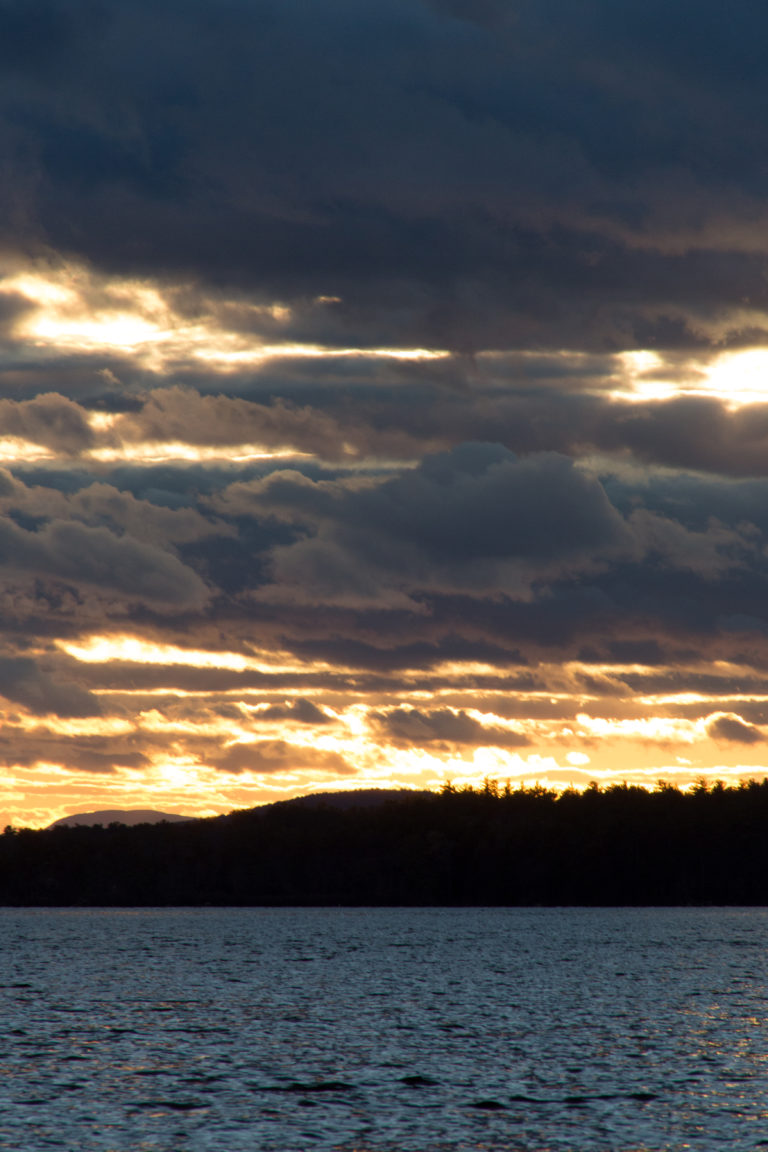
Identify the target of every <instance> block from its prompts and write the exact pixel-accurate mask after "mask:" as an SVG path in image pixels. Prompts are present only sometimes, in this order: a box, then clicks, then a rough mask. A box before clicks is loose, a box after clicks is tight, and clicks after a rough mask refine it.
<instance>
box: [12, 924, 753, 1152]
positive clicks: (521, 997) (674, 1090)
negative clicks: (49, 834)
mask: <svg viewBox="0 0 768 1152" xmlns="http://www.w3.org/2000/svg"><path fill="white" fill-rule="evenodd" d="M0 933H1V936H0V939H1V940H2V948H1V951H0V957H1V960H0V997H2V1019H3V1024H4V1035H3V1044H2V1047H0V1148H9V1149H11V1148H12V1149H14V1150H16V1152H26V1150H29V1152H38V1150H41V1149H46V1148H64V1149H68V1150H69V1149H71V1150H74V1149H83V1150H90V1149H94V1150H95V1149H99V1150H106V1152H123V1150H126V1152H127V1150H130V1152H157V1150H163V1152H171V1150H173V1152H177V1150H184V1149H189V1150H201V1152H202V1150H211V1152H213V1150H216V1152H246V1150H247V1152H255V1150H262V1149H263V1150H266V1152H269V1150H275V1152H278V1150H279V1152H294V1150H295V1152H302V1150H304V1149H327V1150H329V1152H330V1150H332V1149H333V1150H337V1152H352V1150H355V1152H437V1150H448V1149H450V1150H465V1149H466V1150H469V1149H472V1150H482V1149H520V1150H522V1149H525V1150H527V1152H528V1150H536V1152H548V1150H555V1149H557V1150H565V1149H568V1150H574V1149H575V1150H578V1152H598V1150H599V1152H608V1150H609V1149H610V1150H611V1152H619V1150H624V1152H629V1150H632V1152H640V1150H650V1149H687V1148H692V1149H700V1150H708V1149H717V1148H723V1149H725V1148H726V1147H727V1148H729V1149H736V1150H741V1149H755V1148H758V1147H761V1146H765V1147H768V1063H767V1061H768V1022H767V1020H766V1010H767V1007H768V967H767V965H768V911H767V910H765V909H607V910H606V909H416V910H415V909H342V908H333V909H224V910H221V909H138V910H134V909H128V910H112V909H110V910H95V909H59V910H49V909H35V910H17V909H2V910H0Z"/></svg>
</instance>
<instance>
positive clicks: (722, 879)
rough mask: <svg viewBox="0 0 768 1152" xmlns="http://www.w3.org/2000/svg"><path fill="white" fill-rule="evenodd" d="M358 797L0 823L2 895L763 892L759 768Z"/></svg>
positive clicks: (47, 898) (208, 900)
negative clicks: (629, 781) (708, 776)
mask: <svg viewBox="0 0 768 1152" xmlns="http://www.w3.org/2000/svg"><path fill="white" fill-rule="evenodd" d="M332 795H333V794H332ZM344 795H345V797H348V798H349V799H350V802H351V801H352V798H353V797H354V795H355V794H354V793H352V794H350V793H345V794H344ZM369 801H370V794H366V793H364V794H363V796H362V797H358V800H357V802H355V803H354V804H353V805H352V806H339V805H338V804H336V803H335V802H334V801H333V800H332V801H331V802H330V803H329V802H327V800H326V801H323V798H322V797H313V798H306V799H305V800H302V801H301V802H298V801H293V802H280V803H276V804H271V805H268V806H266V807H264V808H255V809H249V810H244V811H239V812H233V813H231V814H229V815H228V816H219V817H215V818H213V819H210V820H191V821H184V822H178V823H173V824H140V825H137V826H135V827H125V826H119V825H116V826H112V827H99V826H96V827H66V826H65V827H55V828H50V829H46V830H44V831H39V832H35V831H32V830H28V829H21V830H20V831H14V830H13V829H8V830H6V832H5V834H4V835H2V836H0V904H4V905H71V904H75V905H78V904H79V905H179V904H181V905H200V904H213V905H329V904H346V905H376V904H378V905H397V904H400V905H451V904H457V905H494V904H495V905H505V904H506V905H510V904H517V905H530V904H550V905H567V904H584V905H590V904H591V905H615V904H745V905H748V904H753V905H754V904H760V905H768V780H764V781H762V782H761V783H758V782H756V781H752V782H750V783H748V784H744V785H742V786H740V787H736V788H725V787H723V786H722V785H719V786H715V787H712V788H707V787H704V786H701V787H699V788H697V789H695V790H694V791H693V792H691V793H685V794H684V793H681V792H680V791H678V790H677V789H676V788H674V787H671V786H667V785H665V786H663V787H660V788H658V789H656V790H655V791H653V792H647V791H645V790H644V789H642V788H635V787H628V786H615V787H611V788H607V789H605V790H601V789H599V788H597V787H593V788H589V789H587V791H586V792H583V793H576V792H564V793H562V794H561V795H559V796H558V795H557V794H556V793H554V792H550V791H547V790H546V789H543V788H531V789H519V790H515V791H511V790H505V791H504V792H500V791H499V790H498V789H497V788H496V786H495V785H493V784H489V785H488V786H487V787H486V789H485V790H483V791H480V792H478V791H472V790H469V789H463V790H461V791H455V790H453V789H447V790H445V791H444V792H442V793H440V794H435V793H413V792H404V793H403V792H389V793H387V794H386V796H384V797H382V798H381V799H380V800H379V799H378V798H377V800H376V802H375V803H370V802H369ZM345 805H346V801H345Z"/></svg>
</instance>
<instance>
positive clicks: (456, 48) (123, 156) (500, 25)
mask: <svg viewBox="0 0 768 1152" xmlns="http://www.w3.org/2000/svg"><path fill="white" fill-rule="evenodd" d="M478 12H479V13H480V16H479V17H478V15H477V14H476V13H474V12H470V11H469V10H468V6H466V5H463V4H458V3H452V4H437V3H431V4H426V3H422V2H421V0H395V2H393V0H386V2H385V0H376V2H375V3H369V4H366V5H365V6H364V7H361V6H360V5H358V4H356V3H352V0H344V2H342V0H323V2H322V3H320V4H317V5H314V6H312V7H311V8H308V7H307V6H306V5H305V4H303V3H300V0H280V3H277V2H275V0H261V2H259V3H254V2H252V0H233V2H232V3H230V4H228V5H226V6H225V7H222V6H221V5H218V4H213V3H212V2H211V0H196V2H190V3H189V4H186V5H184V6H181V7H180V6H178V5H177V4H175V3H172V2H171V0H161V2H160V3H157V2H156V0H153V3H152V4H151V5H150V4H149V2H148V0H141V2H139V3H135V4H132V5H127V4H124V3H121V2H119V0H103V2H102V3H100V4H99V5H97V6H94V5H93V4H92V3H90V2H89V0H88V2H86V0H80V2H78V3H75V4H64V3H63V2H62V0H48V2H47V3H43V2H42V0H32V2H30V0H4V3H3V5H2V7H0V44H2V45H3V48H2V55H3V61H4V63H3V76H4V79H3V82H2V84H0V142H1V143H2V145H3V150H4V154H5V155H7V157H8V164H7V167H6V171H5V176H4V185H3V188H2V204H3V206H4V207H5V212H4V217H5V219H6V220H9V221H11V222H12V229H13V231H12V233H11V235H10V239H11V241H13V242H16V241H17V239H18V236H19V232H20V230H22V231H26V234H27V237H28V238H34V237H38V238H39V239H40V240H43V241H44V242H45V243H47V244H49V245H52V246H53V247H55V248H58V249H66V250H69V251H70V252H76V253H80V254H82V255H85V256H87V257H89V258H92V259H93V260H95V261H96V262H97V263H98V264H100V265H101V266H102V267H103V268H105V269H110V270H120V271H138V272H141V273H150V274H163V273H169V274H172V275H174V276H182V277H192V278H194V279H195V280H199V279H200V278H203V279H207V280H208V281H209V282H220V283H224V282H227V283H229V284H238V283H239V284H241V285H242V286H244V287H247V288H248V289H249V290H250V291H252V292H254V293H256V295H257V296H258V295H259V294H260V295H261V296H262V297H264V298H266V299H267V300H271V299H275V298H282V297H287V298H291V299H294V298H295V299H299V298H306V297H312V296H316V295H318V294H325V295H337V296H339V297H341V299H342V305H341V307H342V309H345V310H346V315H345V317H344V323H345V326H346V328H347V330H348V331H356V330H358V329H359V328H360V326H361V325H362V326H363V327H364V326H365V322H366V317H368V318H371V317H374V316H375V317H376V320H377V323H379V324H380V323H381V320H382V317H383V316H384V315H385V314H387V315H388V321H389V336H390V339H392V338H395V337H399V338H401V339H402V338H404V337H407V338H409V339H415V338H416V339H418V342H420V343H423V342H425V341H426V342H440V343H444V344H445V343H448V344H450V343H452V344H453V346H456V347H468V348H472V347H478V346H483V345H484V344H485V345H486V346H487V345H488V344H490V345H497V346H498V345H500V344H501V345H504V344H511V345H516V344H522V345H523V346H525V345H531V344H542V343H543V344H550V345H553V344H554V346H559V347H562V346H563V345H570V346H582V345H585V344H586V345H591V346H597V347H599V346H606V345H610V346H613V347H632V346H635V345H636V344H637V343H638V342H639V343H644V344H648V343H649V342H650V343H653V342H654V341H655V342H657V343H661V344H662V345H663V344H670V343H671V344H672V345H674V344H679V343H680V342H682V343H693V344H695V343H696V342H698V341H701V340H702V339H704V340H707V339H710V338H712V336H713V335H714V334H715V333H716V334H717V336H718V337H721V336H722V335H723V334H724V332H725V331H728V330H731V331H734V332H737V331H739V330H740V329H743V328H744V327H745V326H749V325H751V326H753V327H755V326H756V327H760V326H761V325H762V323H763V322H762V314H763V311H764V309H765V307H766V304H767V303H768V289H767V288H766V282H765V278H764V276H763V253H764V251H765V244H764V242H763V241H762V240H761V237H763V236H764V235H765V224H766V213H765V207H764V198H765V193H766V188H767V187H768V171H767V170H766V167H765V162H764V159H763V157H764V156H765V154H766V144H767V143H768V141H767V140H766V129H765V127H764V117H762V116H761V115H760V114H759V109H761V108H762V107H763V106H764V104H765V99H766V78H765V70H764V67H763V62H762V59H761V57H760V54H759V52H756V51H755V46H756V45H759V44H762V43H763V41H764V39H765V33H766V17H765V16H764V14H763V13H762V12H761V10H759V9H757V8H755V6H754V5H753V4H749V3H747V2H746V0H737V3H736V4H735V5H731V6H730V7H729V10H728V18H727V19H723V18H722V12H721V9H720V7H719V6H718V5H716V4H715V3H714V0H708V2H706V3H697V4H696V5H693V4H692V3H691V2H690V0H684V2H680V3H676V4H675V5H672V6H670V5H661V4H652V5H648V4H644V5H640V4H639V3H635V2H634V0H633V2H632V3H629V4H622V5H621V6H619V7H617V6H616V5H615V4H614V3H612V2H611V0H596V2H595V3H592V4H590V5H588V6H584V5H579V6H574V5H573V4H571V3H569V2H567V0H547V2H542V3H537V4H532V3H527V2H520V3H513V2H512V0H509V3H505V4H501V3H500V4H498V5H490V4H485V5H482V6H481V7H480V8H478ZM488 13H492V15H491V16H488V15H487V14H488ZM337 319H338V318H337Z"/></svg>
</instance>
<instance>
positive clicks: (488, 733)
mask: <svg viewBox="0 0 768 1152" xmlns="http://www.w3.org/2000/svg"><path fill="white" fill-rule="evenodd" d="M372 719H373V721H374V722H375V723H376V724H377V725H378V726H379V728H380V729H381V731H382V732H384V733H386V735H387V736H389V737H390V738H391V739H394V740H396V741H398V742H399V743H404V744H423V743H427V744H429V743H432V742H433V741H440V742H445V743H447V744H459V745H461V744H470V745H473V746H475V747H494V748H520V747H523V746H524V745H526V744H530V739H529V738H528V736H526V734H525V733H524V732H518V731H516V730H515V729H511V728H502V727H500V726H499V725H493V724H489V725H485V724H481V723H480V721H479V720H476V719H475V718H474V717H473V716H470V715H468V714H467V713H466V712H464V711H462V710H461V709H452V708H433V709H419V708H395V709H392V710H391V711H389V712H386V713H375V714H374V715H373V716H372Z"/></svg>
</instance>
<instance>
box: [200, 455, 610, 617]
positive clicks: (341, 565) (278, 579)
mask: <svg viewBox="0 0 768 1152" xmlns="http://www.w3.org/2000/svg"><path fill="white" fill-rule="evenodd" d="M213 506H214V507H215V508H216V509H217V510H218V511H220V512H227V511H228V512H229V513H230V514H232V513H234V512H235V511H236V510H239V511H240V512H244V511H246V510H250V511H251V512H252V513H261V514H264V515H271V516H275V517H278V518H280V519H282V520H286V521H287V522H289V523H293V524H294V525H297V526H300V527H302V528H303V529H304V530H305V531H309V532H311V533H312V534H311V535H309V536H308V537H307V539H304V540H299V541H297V542H296V543H292V544H288V545H285V546H278V547H276V548H274V549H273V551H272V561H271V562H272V574H273V581H274V584H273V587H274V591H275V594H276V595H277V596H278V597H284V598H286V599H290V598H291V596H292V595H293V596H297V597H307V596H309V597H316V598H319V599H321V600H324V601H326V602H331V603H334V602H339V603H345V602H350V603H351V602H361V603H362V602H366V601H368V602H370V601H373V600H375V599H377V598H381V599H384V600H386V599H387V597H389V598H390V599H391V601H392V603H394V604H400V605H401V606H405V605H406V604H407V603H408V600H407V597H408V596H409V595H410V594H411V593H415V592H418V591H432V590H433V591H438V590H439V591H445V592H449V591H463V592H466V593H470V594H479V595H489V594H490V595H495V594H501V593H504V594H506V595H509V596H511V597H513V598H519V597H522V598H527V597H528V595H529V590H530V583H531V580H532V579H533V578H534V577H535V576H539V577H540V578H545V577H546V576H547V575H550V574H553V573H558V572H560V571H564V570H566V569H568V568H571V569H575V570H579V569H580V570H587V569H590V568H592V567H593V566H594V563H595V557H599V556H601V555H602V556H604V557H607V556H610V555H614V554H619V553H621V552H622V551H626V550H627V549H628V548H631V546H632V539H631V534H630V533H629V531H628V529H627V527H626V525H625V523H624V521H623V519H622V518H621V516H620V515H619V514H618V513H617V512H616V511H615V509H614V508H613V507H612V506H611V504H610V502H609V501H608V499H607V497H606V495H605V492H604V491H603V489H602V487H601V485H600V484H599V482H598V481H596V480H595V479H593V478H592V477H590V476H588V475H586V474H584V473H582V472H580V471H578V470H577V469H575V468H574V467H573V463H572V461H570V460H569V459H567V458H565V457H561V456H557V455H555V454H541V455H539V456H534V457H530V458H527V459H519V460H518V459H517V458H516V457H515V456H514V455H513V454H512V453H510V452H508V451H507V450H505V449H504V448H502V447H501V446H500V445H492V444H466V445H462V446H460V447H458V448H456V449H454V450H453V451H452V452H449V453H445V454H441V455H437V456H434V457H427V458H426V459H424V460H423V461H422V462H421V463H420V464H419V465H418V466H417V467H416V468H414V469H412V470H410V471H406V472H403V473H402V474H401V475H398V476H396V477H394V478H392V479H386V480H384V481H383V482H382V483H380V484H375V483H351V484H347V485H345V484H344V483H343V482H326V481H319V482H313V481H312V480H310V479H308V478H307V477H305V476H302V475H301V474H300V473H298V472H282V473H280V472H278V473H274V474H273V475H272V476H269V477H267V478H266V479H265V480H263V481H258V482H256V483H254V484H252V485H241V486H238V485H235V486H233V488H231V489H229V490H227V491H225V492H224V493H223V494H222V496H221V498H220V499H219V500H217V501H214V502H213Z"/></svg>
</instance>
